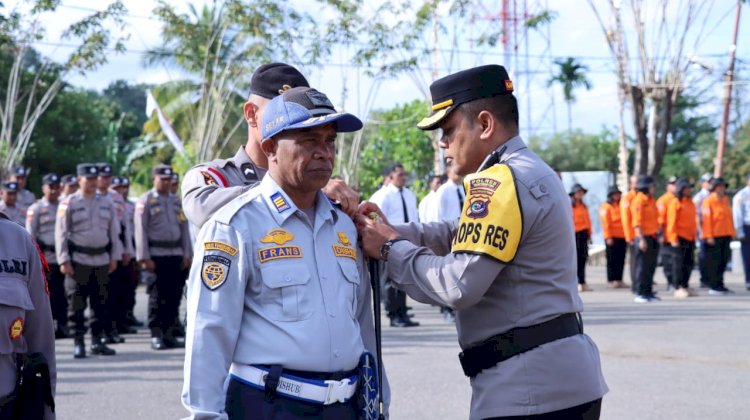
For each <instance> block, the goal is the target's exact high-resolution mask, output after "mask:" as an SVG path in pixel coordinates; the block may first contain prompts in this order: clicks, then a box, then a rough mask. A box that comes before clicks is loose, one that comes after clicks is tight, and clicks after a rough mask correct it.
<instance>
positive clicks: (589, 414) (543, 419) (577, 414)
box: [485, 398, 602, 420]
mask: <svg viewBox="0 0 750 420" xmlns="http://www.w3.org/2000/svg"><path fill="white" fill-rule="evenodd" d="M601 411H602V399H601V398H599V399H598V400H594V401H590V402H587V403H584V404H581V405H577V406H575V407H570V408H566V409H564V410H558V411H553V412H551V413H544V414H536V415H531V416H508V417H492V418H488V419H485V420H527V419H528V420H598V419H599V416H600V415H601Z"/></svg>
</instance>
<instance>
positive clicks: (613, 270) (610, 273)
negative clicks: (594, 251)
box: [605, 238, 628, 281]
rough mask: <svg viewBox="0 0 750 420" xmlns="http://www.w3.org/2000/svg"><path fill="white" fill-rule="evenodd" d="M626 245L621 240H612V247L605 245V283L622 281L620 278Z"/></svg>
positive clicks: (623, 265) (623, 266) (623, 268)
mask: <svg viewBox="0 0 750 420" xmlns="http://www.w3.org/2000/svg"><path fill="white" fill-rule="evenodd" d="M627 248H628V243H627V242H625V239H623V238H612V245H611V246H610V245H607V248H606V250H605V255H606V257H607V281H615V280H620V281H622V280H624V279H623V278H622V274H623V271H624V270H625V251H626V250H627Z"/></svg>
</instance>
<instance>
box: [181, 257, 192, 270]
mask: <svg viewBox="0 0 750 420" xmlns="http://www.w3.org/2000/svg"><path fill="white" fill-rule="evenodd" d="M191 263H192V261H191V259H190V258H183V259H182V268H188V267H190V264H191Z"/></svg>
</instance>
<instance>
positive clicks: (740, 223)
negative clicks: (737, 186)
mask: <svg viewBox="0 0 750 420" xmlns="http://www.w3.org/2000/svg"><path fill="white" fill-rule="evenodd" d="M732 215H733V216H734V230H735V232H737V239H739V240H740V247H741V251H742V267H743V268H744V269H745V288H746V289H747V290H750V174H747V185H745V188H743V189H741V190H739V191H737V194H735V195H734V198H732Z"/></svg>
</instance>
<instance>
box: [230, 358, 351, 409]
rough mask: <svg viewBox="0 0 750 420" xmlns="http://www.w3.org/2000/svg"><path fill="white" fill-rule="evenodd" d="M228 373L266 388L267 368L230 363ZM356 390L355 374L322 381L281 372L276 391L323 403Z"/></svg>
mask: <svg viewBox="0 0 750 420" xmlns="http://www.w3.org/2000/svg"><path fill="white" fill-rule="evenodd" d="M229 374H230V375H231V376H233V377H234V378H235V379H237V380H239V381H240V382H243V383H246V384H248V385H251V386H254V387H255V388H260V389H263V390H264V389H266V377H267V376H268V369H266V368H259V367H255V366H250V365H240V364H237V363H232V366H231V367H230V368H229ZM356 391H357V375H356V374H354V375H352V376H350V377H348V378H344V379H342V380H340V381H324V380H316V379H306V378H300V377H298V376H293V375H287V374H283V373H282V374H281V377H279V385H278V386H277V387H276V392H278V393H279V394H281V395H284V396H287V397H291V398H294V399H298V400H302V401H309V402H315V403H318V404H323V405H330V404H334V403H343V402H347V401H348V400H349V399H350V398H351V397H352V396H353V395H354V393H355V392H356Z"/></svg>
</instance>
